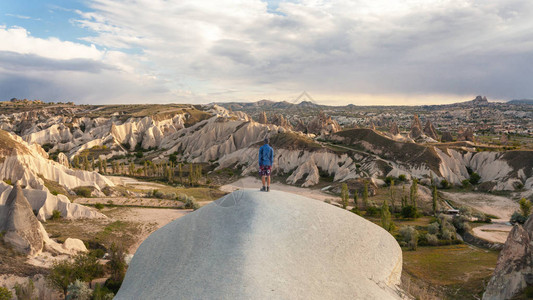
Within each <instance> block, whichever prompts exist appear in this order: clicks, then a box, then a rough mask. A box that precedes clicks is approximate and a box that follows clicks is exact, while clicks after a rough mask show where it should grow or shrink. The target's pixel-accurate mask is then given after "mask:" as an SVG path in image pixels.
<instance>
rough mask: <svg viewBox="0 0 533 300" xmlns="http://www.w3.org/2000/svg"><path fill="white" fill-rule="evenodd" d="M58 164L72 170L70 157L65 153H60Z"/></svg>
mask: <svg viewBox="0 0 533 300" xmlns="http://www.w3.org/2000/svg"><path fill="white" fill-rule="evenodd" d="M57 162H58V163H60V164H62V165H64V166H65V167H67V168H70V163H69V161H68V157H67V156H66V155H65V153H63V152H59V154H58V155H57Z"/></svg>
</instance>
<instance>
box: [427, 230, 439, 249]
mask: <svg viewBox="0 0 533 300" xmlns="http://www.w3.org/2000/svg"><path fill="white" fill-rule="evenodd" d="M426 240H427V241H428V244H430V245H431V246H437V245H438V244H439V239H438V238H437V236H436V235H434V234H430V233H428V234H426Z"/></svg>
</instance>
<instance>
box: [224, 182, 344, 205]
mask: <svg viewBox="0 0 533 300" xmlns="http://www.w3.org/2000/svg"><path fill="white" fill-rule="evenodd" d="M261 185H262V184H261V180H259V179H257V178H255V177H250V176H248V177H244V178H241V179H239V180H237V181H235V182H233V183H230V184H226V185H223V186H221V187H220V189H221V190H222V191H224V192H228V193H231V192H233V191H235V190H240V189H258V190H259V189H260V188H261ZM270 189H271V190H276V191H282V192H287V193H292V194H298V195H302V196H305V197H308V198H312V199H316V200H320V201H324V200H327V199H335V198H338V197H335V196H332V195H329V194H326V193H324V192H322V191H321V190H314V189H310V188H301V187H296V186H291V185H286V184H282V183H278V182H275V183H271V185H270Z"/></svg>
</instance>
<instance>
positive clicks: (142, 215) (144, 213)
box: [113, 208, 192, 254]
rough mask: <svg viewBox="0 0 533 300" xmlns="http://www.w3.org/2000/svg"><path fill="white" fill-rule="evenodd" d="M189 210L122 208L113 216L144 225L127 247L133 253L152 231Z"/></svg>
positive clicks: (189, 210)
mask: <svg viewBox="0 0 533 300" xmlns="http://www.w3.org/2000/svg"><path fill="white" fill-rule="evenodd" d="M191 211H192V210H191V209H179V210H178V209H160V208H123V209H121V210H120V212H118V213H116V214H115V215H114V216H113V217H114V218H115V219H117V220H121V221H129V222H138V223H142V224H143V225H144V226H143V227H142V231H141V234H140V235H139V237H138V240H137V242H136V243H135V244H134V245H133V246H131V247H130V248H129V249H128V253H132V254H133V253H135V251H137V248H139V246H140V245H141V244H142V242H143V241H144V240H145V239H146V238H147V237H148V236H149V235H150V234H151V233H152V232H154V231H156V230H157V229H159V228H161V227H163V226H165V225H167V224H168V223H170V222H172V221H174V220H176V219H177V218H180V217H183V216H184V215H186V214H188V213H190V212H191Z"/></svg>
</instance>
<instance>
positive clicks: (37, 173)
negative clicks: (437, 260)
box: [0, 130, 113, 221]
mask: <svg viewBox="0 0 533 300" xmlns="http://www.w3.org/2000/svg"><path fill="white" fill-rule="evenodd" d="M47 157H48V155H47V154H46V152H44V151H43V149H42V148H41V147H40V146H39V145H37V144H32V145H31V146H30V145H28V144H27V143H26V142H24V141H23V140H22V139H21V138H20V137H18V136H16V135H13V134H10V133H8V132H5V131H3V130H0V179H2V180H6V181H10V182H19V183H20V184H21V185H23V186H25V188H24V189H23V193H24V195H25V197H26V198H27V199H28V201H29V202H30V204H31V206H32V209H33V210H34V211H36V212H37V218H38V219H39V220H41V221H44V220H46V219H47V218H49V217H50V216H51V215H52V212H53V210H58V211H60V212H61V215H62V217H64V218H96V217H104V216H103V215H102V214H100V213H99V212H97V211H95V210H93V209H92V208H89V207H85V206H82V205H79V204H76V203H71V202H70V200H69V199H68V198H67V197H66V196H64V195H52V194H51V193H50V191H49V190H48V188H46V186H45V183H44V180H50V181H54V182H57V183H59V184H61V185H62V186H64V187H65V188H66V189H67V190H70V189H73V188H75V187H78V186H93V187H94V188H96V189H101V188H104V187H105V186H107V185H109V186H113V183H112V182H111V181H110V180H108V179H107V178H105V177H104V176H102V175H100V174H98V173H96V172H87V171H81V170H72V169H69V168H67V167H65V166H64V165H62V164H60V163H57V162H54V161H52V160H49V159H47ZM10 191H11V187H10V186H9V185H7V184H5V183H4V182H3V181H1V182H0V203H2V202H5V201H6V200H5V199H7V195H8V194H9V192H10Z"/></svg>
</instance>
